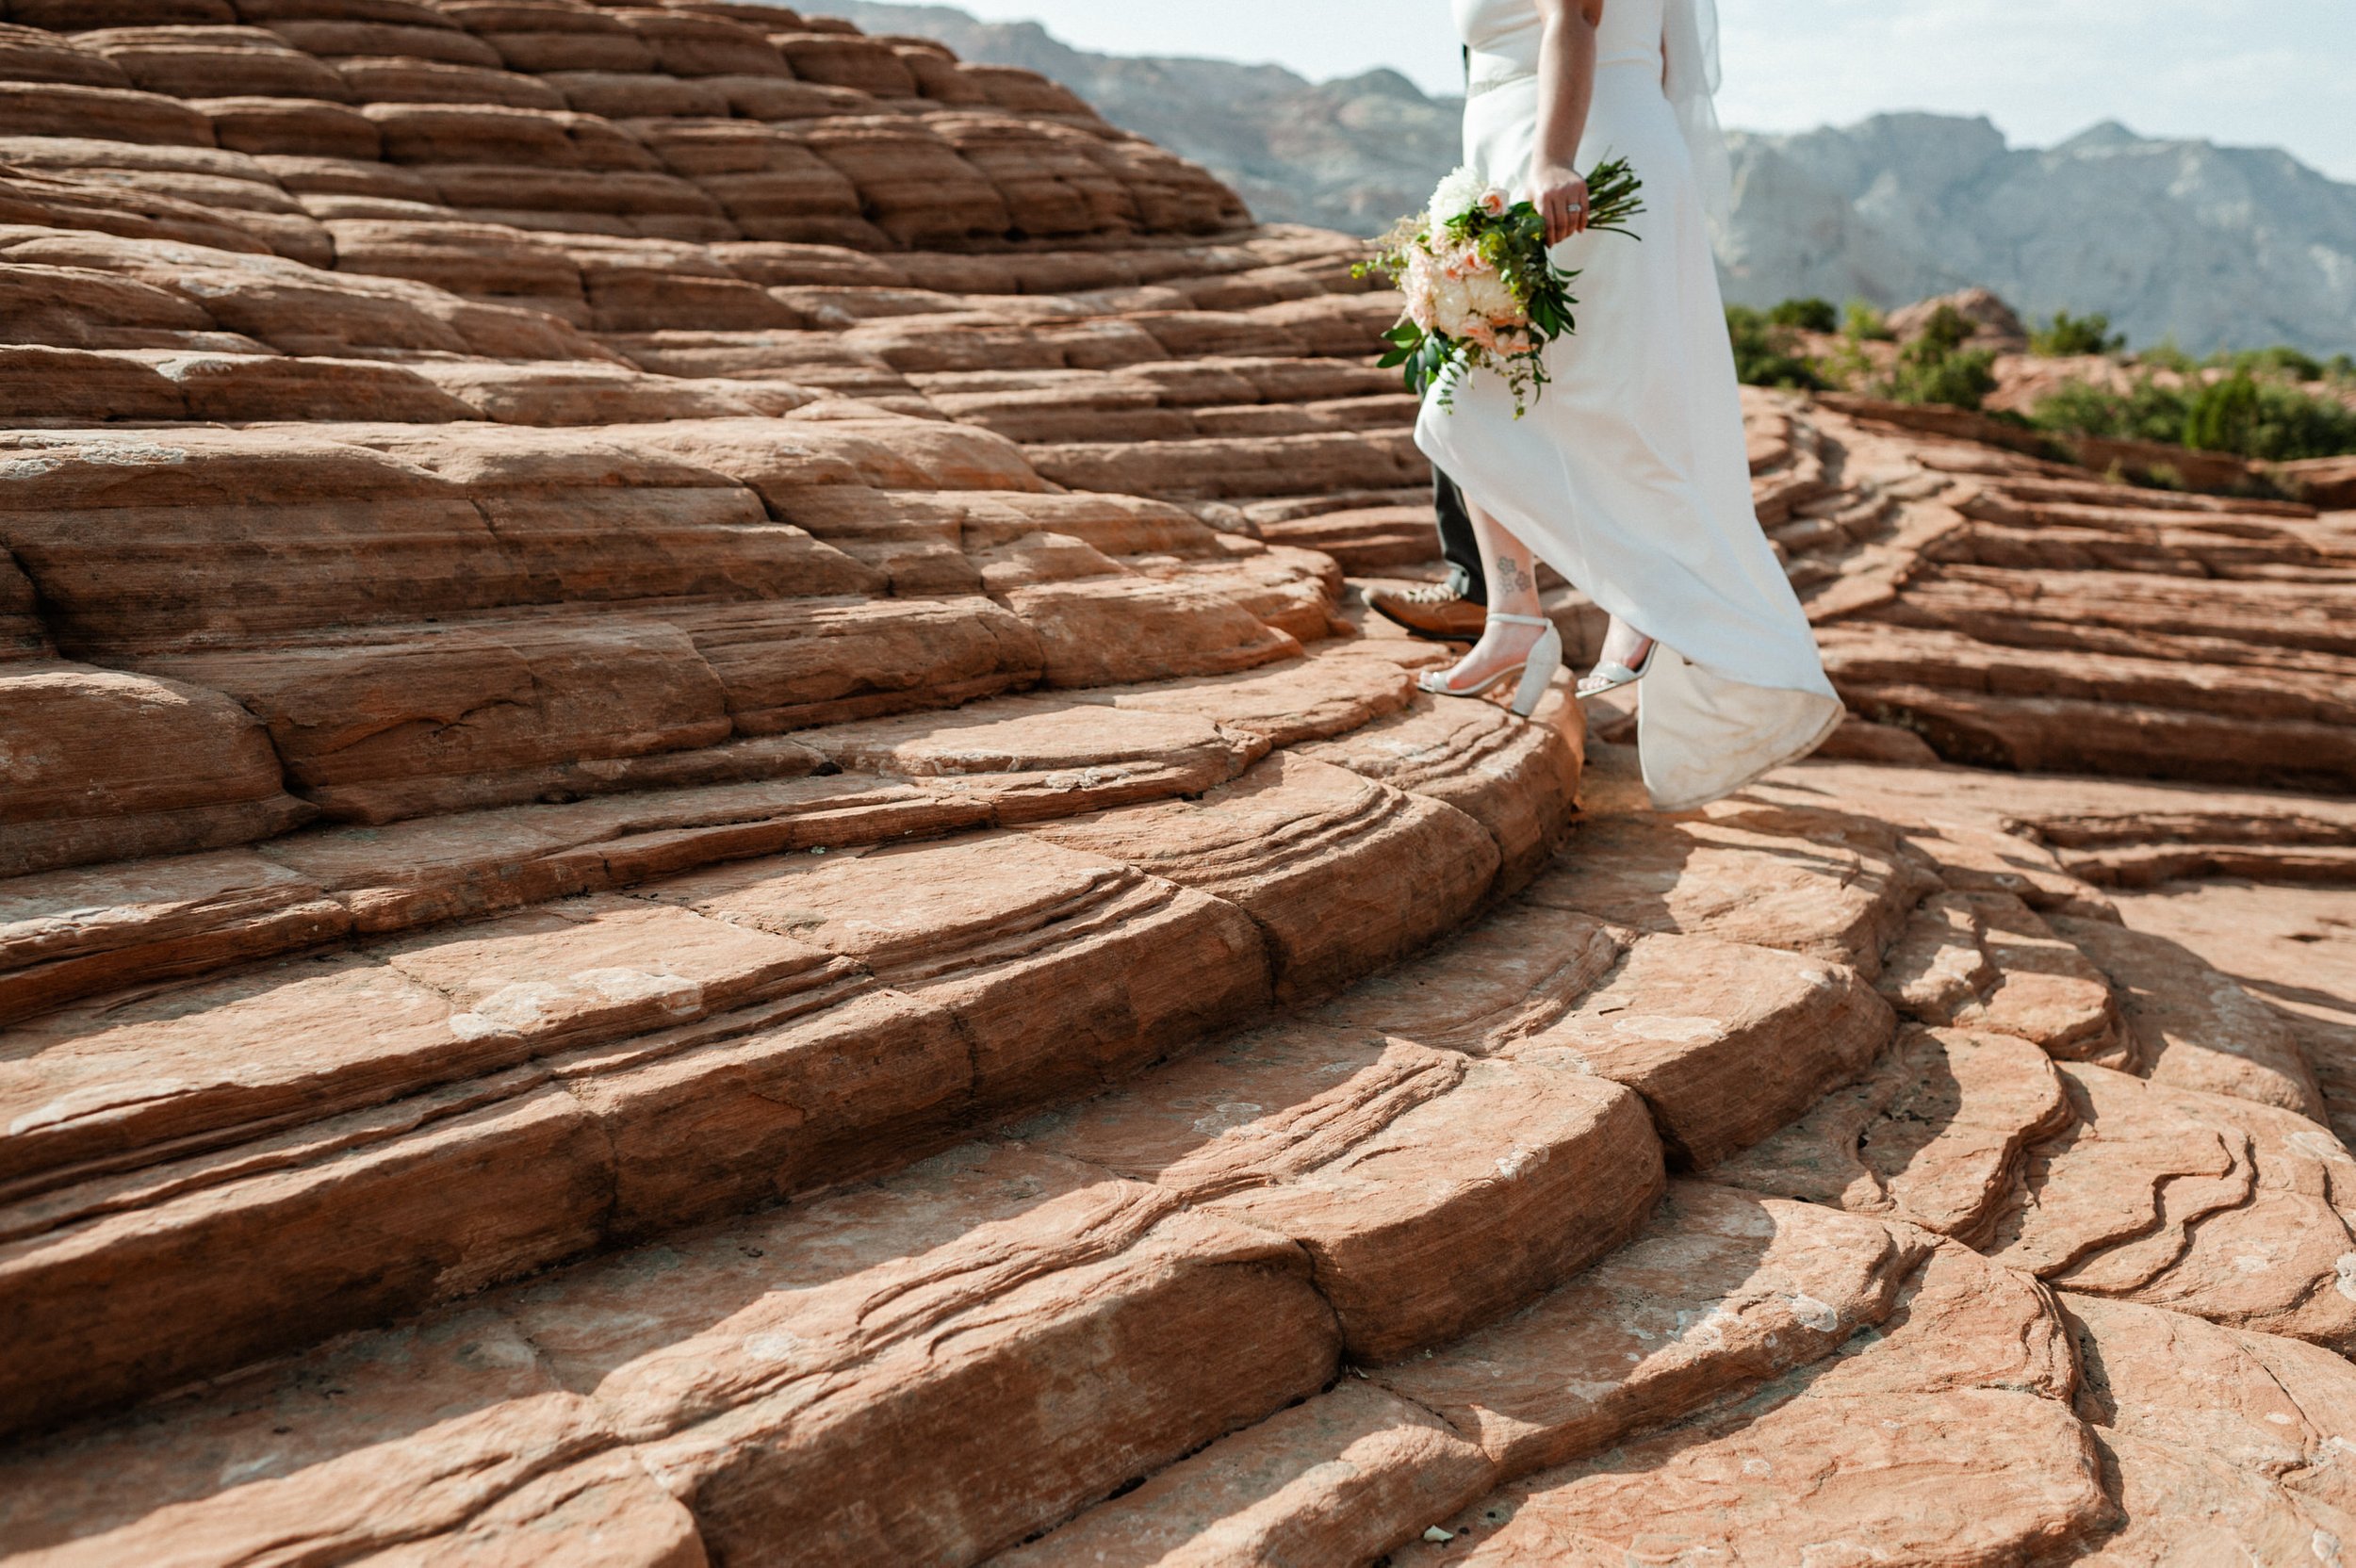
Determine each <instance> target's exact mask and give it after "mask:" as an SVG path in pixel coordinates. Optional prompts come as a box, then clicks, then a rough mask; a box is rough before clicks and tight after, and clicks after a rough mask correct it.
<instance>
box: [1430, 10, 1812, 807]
mask: <svg viewBox="0 0 2356 1568" xmlns="http://www.w3.org/2000/svg"><path fill="white" fill-rule="evenodd" d="M1454 4H1455V9H1456V23H1457V30H1458V32H1459V33H1460V34H1461V35H1462V37H1463V38H1464V42H1465V44H1466V45H1467V46H1468V48H1469V50H1470V60H1471V76H1470V81H1469V86H1468V90H1467V96H1466V101H1465V105H1464V149H1465V157H1466V161H1467V162H1468V163H1470V164H1471V165H1472V167H1473V168H1475V169H1476V170H1478V171H1480V172H1481V173H1482V174H1483V175H1484V176H1485V177H1486V178H1487V179H1488V180H1489V182H1490V183H1491V184H1492V185H1496V186H1498V187H1502V188H1505V189H1506V190H1509V191H1513V192H1515V193H1517V195H1518V196H1519V197H1520V198H1521V199H1523V200H1527V201H1530V202H1531V203H1533V204H1536V205H1537V207H1538V209H1539V210H1540V211H1541V212H1543V213H1544V214H1545V215H1546V237H1547V239H1548V241H1549V242H1550V243H1553V244H1554V245H1555V246H1556V247H1557V248H1556V251H1555V259H1556V261H1557V262H1558V263H1560V264H1561V265H1562V266H1563V267H1565V268H1568V269H1575V270H1579V272H1580V273H1581V276H1580V277H1579V281H1578V282H1577V283H1575V284H1574V285H1572V291H1573V292H1574V293H1576V294H1577V295H1578V296H1579V309H1578V312H1577V315H1578V318H1579V332H1578V335H1576V336H1572V337H1567V338H1564V339H1562V340H1561V341H1560V342H1558V343H1557V344H1556V345H1555V346H1554V348H1553V349H1552V350H1551V351H1549V353H1548V355H1547V368H1548V370H1549V373H1550V374H1551V375H1552V377H1553V382H1552V384H1550V385H1548V386H1547V387H1546V390H1545V393H1544V395H1543V396H1542V397H1541V398H1540V399H1539V400H1538V401H1537V402H1536V404H1535V405H1534V406H1532V407H1531V408H1530V411H1529V413H1528V415H1527V416H1526V417H1523V418H1520V419H1518V420H1517V419H1515V417H1514V412H1513V396H1512V393H1511V392H1510V391H1509V389H1508V388H1507V385H1506V383H1505V380H1504V378H1503V377H1501V376H1499V375H1497V374H1496V373H1495V372H1490V371H1476V372H1473V373H1472V374H1470V375H1468V376H1466V377H1464V379H1463V380H1462V381H1461V383H1460V384H1458V385H1457V386H1456V388H1455V392H1454V399H1453V408H1452V409H1450V408H1448V407H1443V406H1442V404H1441V402H1440V400H1439V395H1438V392H1437V391H1436V389H1435V390H1434V391H1433V392H1432V394H1431V395H1429V396H1428V397H1427V398H1426V400H1425V402H1424V407H1423V414H1422V417H1421V419H1420V420H1419V421H1418V423H1417V425H1416V429H1415V441H1416V444H1417V445H1418V446H1419V447H1420V448H1422V449H1423V451H1424V453H1425V455H1426V456H1428V457H1430V458H1431V459H1432V462H1433V463H1434V464H1435V465H1437V466H1439V467H1440V468H1441V469H1443V470H1444V471H1446V472H1447V473H1448V474H1449V475H1451V476H1452V477H1453V478H1454V479H1455V480H1456V481H1457V482H1458V483H1459V484H1460V485H1461V486H1462V487H1463V489H1464V495H1465V497H1466V498H1467V500H1468V501H1469V503H1470V510H1471V513H1472V518H1473V525H1474V529H1475V531H1476V533H1477V534H1478V536H1479V539H1480V543H1481V563H1482V565H1483V567H1484V569H1485V571H1486V573H1487V577H1488V599H1489V614H1488V620H1487V624H1486V627H1485V628H1484V629H1483V631H1482V633H1481V640H1480V641H1479V642H1478V643H1476V644H1475V645H1473V648H1472V651H1471V652H1470V653H1468V654H1466V655H1465V657H1464V660H1463V662H1460V663H1458V664H1457V665H1456V666H1455V667H1454V668H1453V669H1451V670H1449V671H1448V672H1447V673H1446V674H1444V675H1427V676H1425V677H1424V678H1423V682H1424V686H1425V689H1426V690H1428V691H1432V692H1437V693H1440V694H1446V695H1450V696H1472V695H1477V694H1480V693H1481V692H1483V691H1486V690H1488V689H1489V688H1490V687H1492V686H1494V685H1496V684H1497V683H1498V682H1500V681H1502V680H1505V679H1508V678H1513V677H1514V676H1517V675H1519V676H1523V677H1524V678H1525V679H1524V682H1523V685H1522V692H1523V694H1524V697H1525V699H1526V700H1525V701H1523V702H1521V703H1517V705H1516V706H1517V708H1518V709H1519V710H1520V711H1524V712H1527V711H1528V708H1529V703H1530V701H1532V700H1534V698H1535V696H1536V694H1537V693H1538V691H1539V690H1540V688H1541V687H1542V686H1543V684H1544V680H1545V678H1546V677H1549V676H1551V675H1552V673H1553V671H1554V670H1555V669H1556V668H1558V667H1560V665H1561V662H1562V639H1561V636H1560V635H1559V633H1557V632H1556V631H1555V629H1554V628H1553V627H1552V625H1551V624H1550V623H1548V622H1547V620H1546V618H1545V616H1544V615H1543V614H1542V613H1540V609H1539V603H1538V584H1537V563H1538V562H1539V561H1544V562H1546V564H1548V565H1550V566H1552V567H1554V568H1555V570H1557V571H1559V572H1561V573H1562V576H1563V577H1565V578H1567V579H1568V580H1570V581H1572V582H1573V583H1575V584H1577V585H1578V587H1579V589H1580V590H1581V591H1583V592H1584V593H1585V594H1586V595H1587V596H1589V597H1590V598H1592V599H1594V600H1595V603H1596V604H1598V605H1600V606H1601V607H1602V608H1603V609H1604V610H1606V611H1607V612H1609V613H1611V616H1612V630H1611V634H1610V636H1609V637H1608V639H1607V640H1606V642H1605V644H1604V647H1603V654H1602V660H1601V662H1599V663H1598V664H1597V665H1596V667H1595V673H1594V674H1593V675H1591V676H1590V677H1588V678H1587V679H1585V680H1583V681H1581V682H1580V683H1579V694H1581V695H1582V696H1592V695H1595V694H1599V693H1602V692H1607V691H1612V690H1614V689H1616V688H1619V687H1622V686H1633V685H1635V684H1636V683H1637V682H1639V681H1642V682H1643V686H1642V689H1641V693H1640V697H1641V702H1640V709H1639V717H1638V735H1639V746H1640V749H1641V751H1642V755H1643V759H1644V782H1645V785H1646V787H1647V789H1648V790H1649V792H1650V793H1651V796H1652V800H1653V804H1654V805H1655V806H1657V807H1658V808H1660V809H1662V810H1684V809H1691V808H1693V807H1695V806H1700V805H1704V804H1706V803H1708V802H1710V801H1712V800H1715V799H1718V798H1719V797H1720V796H1722V795H1726V794H1728V793H1731V792H1734V791H1736V790H1739V789H1741V788H1742V786H1743V785H1745V784H1747V783H1749V782H1751V781H1752V780H1753V779H1755V778H1757V777H1758V776H1759V775H1760V774H1762V773H1765V772H1766V771H1767V770H1769V769H1770V768H1774V767H1775V766H1778V765H1779V764H1781V763H1784V762H1788V761H1792V760H1795V759H1797V758H1800V757H1803V756H1806V755H1807V754H1808V752H1810V751H1812V750H1814V749H1815V748H1816V747H1817V746H1818V745H1819V744H1821V743H1823V741H1824V738H1825V737H1826V736H1827V735H1829V734H1830V733H1831V732H1832V730H1833V728H1834V727H1836V726H1837V725H1839V723H1840V722H1841V699H1840V698H1839V697H1837V696H1835V695H1834V694H1833V690H1832V686H1831V683H1830V682H1828V681H1827V680H1826V679H1825V678H1824V664H1823V662H1822V660H1821V659H1820V658H1819V656H1818V653H1817V649H1816V641H1815V638H1814V636H1813V635H1812V634H1811V633H1810V631H1809V629H1808V617H1807V615H1806V614H1805V613H1803V612H1802V610H1801V609H1800V603H1799V599H1798V597H1797V596H1795V595H1794V594H1793V593H1792V585H1791V583H1790V582H1789V581H1788V580H1786V579H1785V577H1784V575H1783V570H1782V568H1781V567H1780V566H1779V565H1778V564H1776V561H1775V553H1774V551H1773V550H1772V549H1771V548H1770V547H1768V544H1767V539H1766V536H1765V535H1764V534H1763V533H1762V532H1761V531H1760V530H1759V519H1758V515H1757V514H1756V513H1755V512H1754V511H1753V510H1752V506H1751V484H1750V466H1749V462H1748V458H1747V455H1746V450H1745V445H1744V440H1743V433H1742V399H1741V394H1740V393H1739V392H1738V391H1737V389H1736V385H1735V377H1734V355H1733V351H1732V349H1731V348H1730V347H1729V345H1728V343H1727V340H1726V315H1725V310H1724V306H1723V305H1722V303H1721V302H1720V299H1719V295H1718V278H1717V273H1716V270H1715V269H1714V267H1713V265H1712V262H1711V258H1710V236H1709V230H1708V227H1707V218H1706V214H1707V213H1709V212H1710V211H1711V210H1713V208H1714V210H1717V211H1720V212H1723V210H1724V204H1725V203H1726V200H1727V192H1728V189H1729V175H1728V168H1727V162H1726V145H1725V142H1724V140H1723V139H1722V138H1721V137H1720V135H1719V132H1718V126H1717V117H1716V113H1715V111H1714V109H1713V107H1712V106H1711V102H1710V96H1711V93H1712V92H1713V91H1714V90H1715V88H1716V85H1717V82H1716V76H1717V8H1716V4H1715V0H1454ZM1615 155H1616V156H1621V157H1626V158H1627V159H1628V160H1629V162H1630V163H1631V164H1633V165H1634V167H1635V170H1636V173H1637V175H1638V177H1639V178H1641V179H1642V180H1643V181H1644V207H1645V211H1644V215H1643V216H1641V217H1639V218H1638V219H1636V220H1635V221H1634V222H1633V223H1632V224H1631V225H1630V227H1631V228H1632V230H1633V231H1634V233H1635V235H1636V236H1637V237H1638V238H1639V239H1640V240H1641V241H1642V243H1631V242H1630V241H1629V240H1628V238H1627V237H1622V236H1618V235H1590V234H1588V233H1586V232H1585V231H1586V227H1587V182H1586V181H1585V180H1584V179H1582V178H1581V177H1580V175H1579V170H1581V169H1592V168H1593V167H1595V164H1596V163H1598V162H1600V161H1602V160H1603V159H1605V158H1607V157H1612V156H1615Z"/></svg>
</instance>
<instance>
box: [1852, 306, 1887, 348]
mask: <svg viewBox="0 0 2356 1568" xmlns="http://www.w3.org/2000/svg"><path fill="white" fill-rule="evenodd" d="M1841 332H1843V333H1844V334H1846V335H1849V336H1851V337H1854V338H1856V339H1857V341H1858V342H1860V343H1888V342H1890V341H1891V340H1892V339H1893V338H1895V337H1896V336H1897V334H1896V333H1893V332H1891V331H1890V323H1889V322H1888V321H1887V320H1885V319H1883V318H1882V313H1881V312H1880V311H1878V310H1875V309H1874V308H1873V306H1872V305H1870V304H1867V303H1866V302H1864V301H1863V300H1851V301H1850V302H1849V308H1848V309H1847V311H1846V312H1844V313H1843V315H1842V317H1841Z"/></svg>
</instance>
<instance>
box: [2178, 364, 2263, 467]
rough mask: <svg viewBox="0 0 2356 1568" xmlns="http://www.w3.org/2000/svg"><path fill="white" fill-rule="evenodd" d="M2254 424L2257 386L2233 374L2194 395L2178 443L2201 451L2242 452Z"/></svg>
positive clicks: (2247, 378) (2248, 447)
mask: <svg viewBox="0 0 2356 1568" xmlns="http://www.w3.org/2000/svg"><path fill="white" fill-rule="evenodd" d="M2257 425H2258V384H2257V383H2256V382H2255V381H2254V380H2252V379H2251V378H2250V376H2248V375H2247V374H2244V373H2242V372H2240V371H2236V372H2234V373H2233V375H2230V376H2227V377H2226V378H2225V379H2224V380H2223V381H2218V382H2212V383H2210V384H2208V385H2207V386H2205V387H2203V388H2201V391H2200V392H2198V393H2196V394H2195V395H2194V397H2193V400H2192V406H2191V407H2189V408H2187V409H2186V410H2185V411H2184V435H2183V437H2182V440H2183V441H2184V445H2185V446H2187V447H2194V448H2198V449H2201V450H2202V451H2212V452H2246V451H2248V450H2249V449H2250V433H2252V432H2253V431H2254V430H2256V429H2257Z"/></svg>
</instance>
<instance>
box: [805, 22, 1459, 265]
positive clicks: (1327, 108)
mask: <svg viewBox="0 0 2356 1568" xmlns="http://www.w3.org/2000/svg"><path fill="white" fill-rule="evenodd" d="M809 8H810V9H812V10H818V11H824V12H826V14H828V15H836V16H843V17H846V18H848V19H849V20H850V21H852V22H855V23H857V24H859V26H861V27H863V28H865V29H867V30H868V31H869V32H874V33H906V34H912V35H914V36H916V37H919V38H930V39H938V40H940V41H941V42H943V43H945V44H947V45H948V46H949V47H950V48H952V49H955V50H956V51H957V53H958V54H959V55H961V56H963V57H965V58H967V59H970V60H978V61H981V62H983V63H985V64H990V65H1019V66H1023V67H1025V68H1027V69H1029V70H1032V71H1036V72H1039V73H1040V74H1041V75H1044V76H1049V77H1052V78H1054V79H1055V80H1056V81H1058V82H1061V83H1063V84H1064V86H1066V87H1068V88H1070V89H1072V90H1073V91H1074V92H1077V93H1078V94H1080V96H1082V97H1083V98H1086V99H1087V100H1088V102H1089V103H1091V104H1094V105H1095V106H1097V108H1098V109H1099V110H1101V111H1102V112H1103V113H1104V117H1105V118H1106V119H1107V120H1110V121H1111V122H1113V123H1115V124H1116V125H1121V126H1125V127H1127V128H1128V129H1130V130H1133V131H1136V132H1137V133H1138V134H1140V135H1142V136H1146V137H1150V138H1152V139H1153V140H1155V141H1158V142H1160V143H1161V144H1162V145H1163V146H1165V147H1168V148H1170V150H1172V151H1173V152H1177V153H1180V154H1183V155H1186V157H1189V158H1192V159H1193V160H1194V161H1195V162H1197V163H1200V164H1202V165H1203V167H1205V168H1207V169H1209V170H1211V171H1212V172H1214V173H1216V174H1218V175H1219V178H1221V179H1223V180H1225V181H1226V182H1227V183H1228V184H1230V185H1232V186H1234V187H1235V189H1236V190H1237V191H1239V192H1241V193H1242V196H1243V199H1244V200H1245V201H1247V202H1249V203H1251V204H1252V211H1253V212H1255V213H1257V214H1258V215H1259V216H1260V217H1261V218H1263V219H1265V220H1268V221H1277V222H1287V223H1314V224H1317V225H1318V226H1319V227H1321V228H1329V229H1340V230H1343V231H1345V232H1347V233H1350V234H1376V233H1380V232H1381V231H1382V230H1383V229H1386V228H1388V227H1390V225H1391V223H1392V221H1393V220H1395V219H1397V218H1399V216H1401V215H1402V214H1404V213H1409V212H1413V211H1414V210H1415V209H1416V208H1417V207H1419V206H1421V205H1422V204H1423V201H1424V198H1425V197H1427V196H1429V195H1431V194H1432V186H1433V185H1434V184H1436V183H1437V182H1438V180H1439V177H1440V176H1441V175H1442V174H1445V173H1447V172H1448V171H1449V170H1450V169H1452V168H1454V167H1455V166H1456V164H1457V162H1458V161H1459V158H1460V157H1461V153H1460V151H1459V148H1460V145H1461V136H1460V126H1461V123H1462V121H1463V117H1464V103H1463V101H1462V100H1460V99H1451V98H1437V99H1435V98H1429V97H1426V96H1425V95H1424V93H1423V92H1422V91H1421V90H1419V89H1417V88H1416V86H1415V83H1413V82H1411V81H1409V80H1408V79H1407V78H1406V77H1404V76H1402V75H1400V74H1399V73H1397V72H1395V71H1371V72H1368V73H1366V74H1365V75H1363V76H1352V77H1350V78H1348V79H1346V80H1343V81H1336V82H1326V83H1323V84H1317V83H1313V82H1309V81H1306V80H1304V79H1303V78H1301V77H1300V76H1296V75H1295V74H1293V73H1291V72H1289V71H1286V70H1284V68H1283V67H1281V66H1274V65H1236V64H1233V63H1230V62H1228V61H1225V60H1206V59H1162V58H1149V57H1135V58H1133V57H1118V56H1111V55H1092V54H1088V53H1087V52H1086V51H1083V50H1079V49H1073V48H1072V47H1070V46H1069V45H1067V44H1065V43H1062V42H1060V41H1057V40H1056V39H1055V37H1054V36H1052V35H1051V34H1049V33H1048V31H1047V30H1046V29H1045V28H1044V27H1041V26H1039V24H1037V23H1035V22H1017V23H992V22H980V21H976V20H975V19H974V18H973V17H971V16H968V15H966V14H965V13H964V12H963V11H959V10H954V9H951V8H949V7H946V6H893V5H873V4H866V3H864V0H810V4H809Z"/></svg>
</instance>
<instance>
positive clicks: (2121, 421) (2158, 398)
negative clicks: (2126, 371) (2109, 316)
mask: <svg viewBox="0 0 2356 1568" xmlns="http://www.w3.org/2000/svg"><path fill="white" fill-rule="evenodd" d="M2186 410H2187V404H2186V400H2185V398H2184V393H2183V392H2181V391H2179V390H2178V389H2177V388H2175V387H2172V386H2162V385H2160V384H2157V383H2156V382H2154V381H2153V380H2152V379H2151V377H2150V376H2149V375H2145V376H2139V377H2137V378H2136V379H2135V384H2133V385H2132V386H2130V387H2129V388H2128V389H2127V390H2126V391H2125V392H2114V391H2112V390H2111V389H2110V388H2109V387H2107V386H2096V385H2093V384H2091V383H2087V382H2083V381H2073V382H2069V383H2066V384H2063V385H2061V386H2058V387H2055V388H2054V389H2053V391H2051V392H2049V393H2047V394H2046V395H2045V396H2044V397H2042V398H2040V399H2038V400H2037V406H2036V407H2035V408H2033V409H2031V410H2030V411H2029V422H2030V423H2031V424H2034V425H2036V426H2037V427H2038V428H2039V429H2042V430H2050V431H2053V432H2056V433H2060V434H2065V435H2099V436H2102V437H2104V438H2106V439H2109V440H2113V441H2163V442H2167V443H2168V444H2170V445H2174V444H2177V443H2179V442H2181V441H2183V439H2184V415H2185V413H2186Z"/></svg>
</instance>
